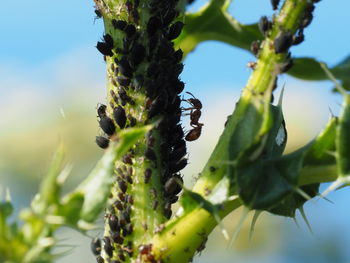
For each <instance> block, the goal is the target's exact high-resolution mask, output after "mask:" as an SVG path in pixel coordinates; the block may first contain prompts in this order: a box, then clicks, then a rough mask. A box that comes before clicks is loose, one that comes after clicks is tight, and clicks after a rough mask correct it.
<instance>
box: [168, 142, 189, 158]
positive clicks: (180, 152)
mask: <svg viewBox="0 0 350 263" xmlns="http://www.w3.org/2000/svg"><path fill="white" fill-rule="evenodd" d="M186 152H187V151H186V145H185V146H184V147H180V148H177V149H174V150H173V151H172V152H171V153H170V155H169V159H170V160H180V159H182V157H184V156H185V155H186Z"/></svg>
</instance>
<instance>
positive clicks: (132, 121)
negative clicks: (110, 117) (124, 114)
mask: <svg viewBox="0 0 350 263" xmlns="http://www.w3.org/2000/svg"><path fill="white" fill-rule="evenodd" d="M128 120H129V124H130V127H134V126H135V125H136V123H137V120H136V118H135V117H133V116H132V115H131V114H128Z"/></svg>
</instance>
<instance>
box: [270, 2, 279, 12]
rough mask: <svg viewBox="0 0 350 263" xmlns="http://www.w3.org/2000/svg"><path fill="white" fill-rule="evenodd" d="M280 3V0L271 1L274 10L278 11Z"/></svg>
mask: <svg viewBox="0 0 350 263" xmlns="http://www.w3.org/2000/svg"><path fill="white" fill-rule="evenodd" d="M279 3H280V0H271V4H272V9H273V10H277V8H278V4H279Z"/></svg>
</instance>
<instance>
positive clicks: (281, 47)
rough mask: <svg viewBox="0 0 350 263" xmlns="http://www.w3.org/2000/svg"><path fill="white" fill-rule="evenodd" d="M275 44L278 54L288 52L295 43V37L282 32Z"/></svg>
mask: <svg viewBox="0 0 350 263" xmlns="http://www.w3.org/2000/svg"><path fill="white" fill-rule="evenodd" d="M273 43H274V46H275V52H276V54H278V53H284V52H287V51H288V49H289V47H290V46H291V45H292V43H293V35H292V34H291V33H289V32H282V33H280V34H279V35H278V36H277V37H276V38H275V40H274V42H273Z"/></svg>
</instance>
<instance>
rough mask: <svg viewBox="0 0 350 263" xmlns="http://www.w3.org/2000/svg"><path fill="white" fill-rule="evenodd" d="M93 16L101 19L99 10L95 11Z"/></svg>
mask: <svg viewBox="0 0 350 263" xmlns="http://www.w3.org/2000/svg"><path fill="white" fill-rule="evenodd" d="M95 14H96V18H101V17H102V13H101V10H99V9H95Z"/></svg>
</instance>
